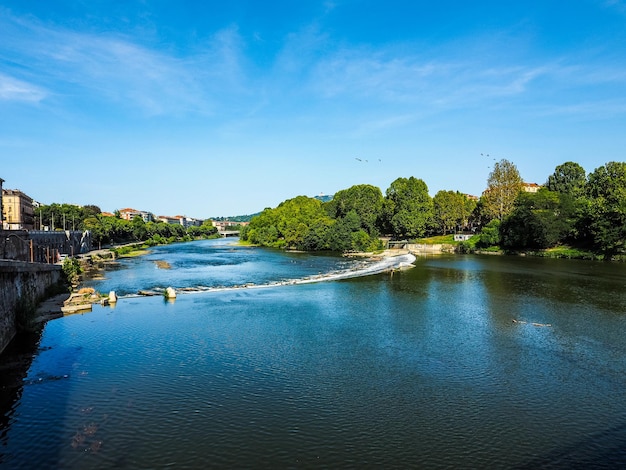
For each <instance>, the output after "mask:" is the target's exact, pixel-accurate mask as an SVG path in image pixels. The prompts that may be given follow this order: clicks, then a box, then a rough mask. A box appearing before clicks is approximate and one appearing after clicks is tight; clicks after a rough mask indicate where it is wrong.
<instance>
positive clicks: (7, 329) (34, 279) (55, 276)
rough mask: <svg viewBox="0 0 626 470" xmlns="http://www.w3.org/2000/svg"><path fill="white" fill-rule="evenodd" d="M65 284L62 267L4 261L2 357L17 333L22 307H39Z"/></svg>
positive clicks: (0, 274) (0, 273) (0, 268)
mask: <svg viewBox="0 0 626 470" xmlns="http://www.w3.org/2000/svg"><path fill="white" fill-rule="evenodd" d="M60 280H61V266H59V265H51V264H41V263H24V262H20V261H6V260H0V353H2V351H3V350H4V348H5V347H6V346H7V344H9V342H10V341H11V340H12V339H13V337H14V336H15V333H16V332H17V322H16V314H17V311H18V307H19V306H20V305H21V306H24V305H36V303H37V302H38V301H40V300H41V299H42V297H43V295H44V293H45V291H46V289H47V288H48V287H50V286H52V285H54V284H56V283H58V282H59V281H60Z"/></svg>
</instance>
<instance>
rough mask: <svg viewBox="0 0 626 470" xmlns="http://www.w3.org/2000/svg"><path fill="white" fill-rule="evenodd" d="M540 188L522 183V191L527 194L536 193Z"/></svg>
mask: <svg viewBox="0 0 626 470" xmlns="http://www.w3.org/2000/svg"><path fill="white" fill-rule="evenodd" d="M541 188H542V186H541V185H539V184H537V183H522V189H523V190H524V191H526V192H527V193H536V192H537V191H539V190H540V189H541Z"/></svg>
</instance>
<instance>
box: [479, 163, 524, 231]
mask: <svg viewBox="0 0 626 470" xmlns="http://www.w3.org/2000/svg"><path fill="white" fill-rule="evenodd" d="M521 190H522V178H521V176H520V174H519V171H518V170H517V167H516V166H515V164H513V163H511V162H510V161H508V160H506V159H502V160H500V161H499V162H496V164H495V165H494V167H493V171H492V172H491V173H490V174H489V178H488V179H487V189H486V190H485V192H484V193H483V196H482V199H483V208H484V210H485V213H486V215H487V216H488V217H490V218H492V219H498V220H500V221H502V220H503V219H504V218H505V217H506V216H507V215H508V214H510V213H511V211H512V210H513V205H514V203H515V199H516V198H517V196H518V195H519V193H520V191H521Z"/></svg>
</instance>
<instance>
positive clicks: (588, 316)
mask: <svg viewBox="0 0 626 470" xmlns="http://www.w3.org/2000/svg"><path fill="white" fill-rule="evenodd" d="M230 243H231V242H230V240H210V241H199V242H190V243H183V244H174V245H168V246H163V247H156V248H154V249H153V251H152V252H151V253H150V254H149V255H146V256H143V257H138V258H132V259H126V260H122V261H121V263H120V264H119V265H118V266H116V267H115V269H112V270H110V271H108V272H107V273H106V277H105V279H103V280H93V281H90V282H89V283H88V284H90V285H92V286H94V287H95V288H97V289H98V290H99V291H102V292H108V291H109V290H115V291H116V292H117V293H118V294H119V295H120V296H121V298H120V300H119V301H118V303H117V305H116V306H115V307H114V308H112V307H101V306H94V309H93V311H92V312H89V313H85V314H78V315H71V316H66V317H64V318H60V319H57V320H53V321H50V322H48V323H47V324H46V326H45V328H44V330H43V332H42V333H41V335H40V336H38V337H36V338H34V339H33V338H32V337H31V338H27V340H28V341H26V340H25V343H24V344H26V346H24V345H17V346H15V345H14V346H13V348H12V353H10V354H8V355H7V356H5V357H3V358H2V364H0V368H1V370H2V371H3V374H5V375H6V374H7V371H11V372H12V374H13V382H12V383H13V388H10V386H9V385H6V382H7V381H6V380H5V382H3V383H4V385H3V390H4V397H5V401H4V402H5V403H6V405H5V408H6V409H4V410H3V413H4V414H3V420H2V421H1V422H0V426H1V427H0V467H1V468H11V469H13V468H18V469H19V468H24V469H29V468H51V469H52V468H67V469H74V468H76V469H81V468H90V469H106V468H368V467H369V468H481V469H482V468H490V469H498V468H502V469H505V468H506V469H508V468H528V469H535V468H546V469H548V468H549V469H553V468H554V469H556V468H558V469H561V468H562V469H566V468H567V469H570V468H581V469H582V468H585V469H587V468H619V467H622V468H624V466H625V465H626V266H625V265H623V264H611V263H597V262H590V261H574V260H547V259H538V258H522V257H495V256H471V255H469V256H461V255H459V256H451V255H446V256H440V257H425V258H418V259H417V260H416V261H415V263H414V266H415V267H413V268H411V269H408V270H400V271H395V272H393V273H383V274H375V275H364V276H362V277H356V278H350V279H333V278H332V276H330V277H329V276H326V274H329V273H330V274H337V273H342V272H349V271H354V270H357V269H362V268H363V267H364V266H363V261H358V260H350V259H345V258H341V257H332V256H324V255H310V254H303V253H284V252H281V251H275V250H267V249H261V248H250V247H241V246H237V245H231V244H230ZM316 276H319V277H320V279H319V282H307V283H302V284H300V283H292V282H291V281H293V280H298V279H309V280H311V279H312V280H315V281H317V279H313V278H315V277H316ZM245 285H248V286H249V287H250V286H253V285H254V286H259V285H263V286H266V287H265V288H263V289H251V288H249V287H242V286H245ZM167 286H173V287H176V288H177V289H189V290H190V291H191V292H190V293H184V292H183V293H181V294H179V296H178V298H177V299H176V300H175V301H165V300H164V299H163V297H160V296H155V297H137V296H135V295H134V294H135V293H136V292H137V291H138V290H153V289H161V288H164V287H167ZM235 286H236V288H233V287H235ZM179 292H180V291H179ZM29 341H30V342H29ZM28 345H30V346H28ZM29 347H30V349H28V348H29ZM11 354H13V355H11ZM16 355H18V356H19V357H22V358H24V357H28V358H29V359H28V366H27V367H26V368H25V369H24V370H23V371H22V372H20V371H19V370H18V371H17V372H16V371H15V370H12V369H11V361H15V357H16ZM7 387H8V388H7ZM9 388H10V390H9V392H7V390H8V389H9ZM7 397H8V398H7ZM0 403H2V402H0Z"/></svg>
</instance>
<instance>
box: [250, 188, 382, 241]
mask: <svg viewBox="0 0 626 470" xmlns="http://www.w3.org/2000/svg"><path fill="white" fill-rule="evenodd" d="M355 192H358V191H355ZM344 196H346V198H347V199H348V202H350V201H349V199H350V198H349V196H350V193H346V194H344ZM344 207H345V206H344ZM325 209H326V210H325ZM342 210H343V209H337V208H332V207H331V208H325V207H323V204H322V202H321V201H319V200H318V199H315V198H309V197H306V196H298V197H295V198H293V199H288V200H286V201H284V202H282V203H281V204H279V205H278V207H276V208H274V209H271V208H267V209H265V210H264V211H263V212H261V213H260V214H259V215H258V216H256V217H253V218H252V220H251V221H250V225H249V226H248V227H247V228H246V229H245V230H243V231H242V232H241V233H240V237H241V239H242V240H243V241H244V242H249V243H253V244H255V245H261V246H270V247H275V248H286V249H298V250H307V251H320V250H332V251H339V252H346V251H368V250H370V249H379V248H380V241H379V240H378V238H377V237H375V236H372V235H370V234H369V233H367V232H366V231H365V230H364V229H363V228H362V225H363V220H362V219H361V217H360V216H359V214H358V213H357V211H356V210H355V209H350V210H349V211H348V212H347V213H345V214H344V213H343V212H342ZM328 211H330V212H333V211H334V213H339V214H340V216H339V217H338V218H336V219H334V218H332V217H330V216H329V215H328Z"/></svg>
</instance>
